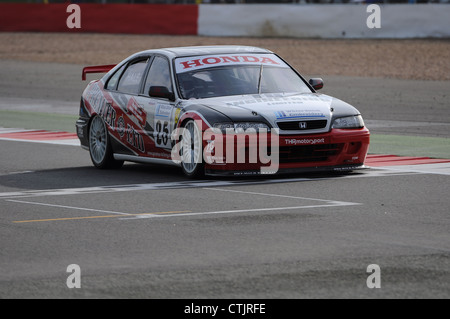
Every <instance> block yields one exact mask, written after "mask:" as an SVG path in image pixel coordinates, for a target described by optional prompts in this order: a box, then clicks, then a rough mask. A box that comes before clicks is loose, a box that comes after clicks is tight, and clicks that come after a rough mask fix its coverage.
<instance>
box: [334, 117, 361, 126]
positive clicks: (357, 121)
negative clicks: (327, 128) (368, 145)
mask: <svg viewBox="0 0 450 319" xmlns="http://www.w3.org/2000/svg"><path fill="white" fill-rule="evenodd" d="M363 127H364V121H363V119H362V116H361V115H355V116H346V117H340V118H337V119H335V120H334V122H333V125H332V128H343V129H348V128H363Z"/></svg>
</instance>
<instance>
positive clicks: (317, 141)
mask: <svg viewBox="0 0 450 319" xmlns="http://www.w3.org/2000/svg"><path fill="white" fill-rule="evenodd" d="M284 142H285V143H286V145H314V144H324V143H325V138H301V139H296V138H286V139H284Z"/></svg>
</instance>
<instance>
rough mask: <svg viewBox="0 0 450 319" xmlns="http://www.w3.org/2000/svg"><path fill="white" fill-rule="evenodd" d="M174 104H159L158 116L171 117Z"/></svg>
mask: <svg viewBox="0 0 450 319" xmlns="http://www.w3.org/2000/svg"><path fill="white" fill-rule="evenodd" d="M172 108H173V107H172V106H171V105H168V104H158V106H157V107H156V114H155V115H156V116H159V117H167V118H168V117H169V116H170V113H172Z"/></svg>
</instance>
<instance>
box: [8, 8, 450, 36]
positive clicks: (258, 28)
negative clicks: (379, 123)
mask: <svg viewBox="0 0 450 319" xmlns="http://www.w3.org/2000/svg"><path fill="white" fill-rule="evenodd" d="M67 7H68V4H14V3H1V4H0V31H9V32H14V31H21V32H28V31H32V32H33V31H34V32H96V33H128V34H166V35H201V36H239V37H248V36H250V37H294V38H450V19H449V17H450V4H414V5H410V4H388V5H379V12H378V13H379V14H378V13H377V12H376V11H373V10H369V11H368V8H369V7H368V5H365V4H329V5H326V4H324V5H308V4H307V5H294V4H279V5H278V4H263V5H258V4H235V5H231V4H211V5H207V4H204V5H148V4H106V5H103V4H79V8H80V28H69V27H68V24H67V20H68V19H69V16H70V15H71V14H72V11H69V12H67ZM377 14H378V15H377ZM72 18H73V17H71V18H70V19H72ZM377 22H379V24H378V25H377V24H376V23H377Z"/></svg>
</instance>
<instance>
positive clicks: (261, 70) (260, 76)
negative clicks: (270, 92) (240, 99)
mask: <svg viewBox="0 0 450 319" xmlns="http://www.w3.org/2000/svg"><path fill="white" fill-rule="evenodd" d="M262 73H263V65H262V64H261V67H260V68H259V80H258V94H261V81H262Z"/></svg>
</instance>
